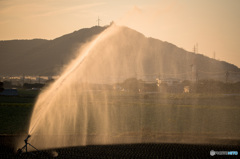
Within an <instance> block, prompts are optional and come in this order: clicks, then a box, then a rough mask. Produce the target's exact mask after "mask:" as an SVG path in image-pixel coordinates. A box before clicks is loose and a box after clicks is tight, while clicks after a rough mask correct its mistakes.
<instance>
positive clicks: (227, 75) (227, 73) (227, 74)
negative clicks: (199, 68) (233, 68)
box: [225, 71, 229, 83]
mask: <svg viewBox="0 0 240 159" xmlns="http://www.w3.org/2000/svg"><path fill="white" fill-rule="evenodd" d="M225 76H226V83H227V82H228V77H229V72H228V71H227V72H226V75H225Z"/></svg>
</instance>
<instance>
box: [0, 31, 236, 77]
mask: <svg viewBox="0 0 240 159" xmlns="http://www.w3.org/2000/svg"><path fill="white" fill-rule="evenodd" d="M106 28H108V26H105V27H99V26H94V27H91V28H83V29H80V30H77V31H74V32H72V33H69V34H65V35H63V36H60V37H57V38H55V39H53V40H45V39H33V40H10V41H0V57H2V58H1V59H0V63H1V64H0V75H22V74H25V75H56V74H58V73H59V72H60V70H61V68H62V66H63V65H65V64H67V63H69V61H71V60H72V59H73V58H74V57H75V56H76V54H75V53H76V50H77V49H78V48H79V47H81V46H82V45H83V44H84V43H86V42H89V41H90V40H91V39H93V38H94V37H95V36H97V35H98V34H100V33H101V32H102V31H104V30H105V29H106ZM119 28H121V29H122V31H121V32H119V34H118V35H116V37H115V38H118V37H121V38H122V39H124V41H125V43H124V46H123V47H126V48H122V49H124V50H125V51H127V52H128V51H130V52H131V49H132V48H131V47H140V48H142V50H140V52H142V54H143V55H144V54H146V55H144V56H146V59H144V60H143V61H144V62H143V63H144V67H146V72H148V71H149V72H154V71H155V72H158V74H162V75H164V74H167V73H169V74H171V73H172V74H174V73H175V74H180V73H185V72H190V71H192V73H193V72H195V74H197V73H199V74H200V73H201V72H198V70H199V71H200V70H201V71H203V72H205V74H207V72H212V73H214V72H215V73H217V72H222V73H224V74H225V73H226V72H227V71H230V72H240V69H239V68H238V67H237V66H235V65H233V64H230V63H227V62H225V61H218V60H215V59H212V58H209V57H207V56H204V55H202V54H195V53H192V52H188V51H186V50H184V49H182V48H179V47H177V46H176V45H174V44H171V43H169V42H165V41H161V40H158V39H155V38H151V37H145V36H144V35H143V34H142V33H139V32H137V31H135V30H133V29H131V28H127V27H119ZM132 37H134V38H132ZM134 39H135V40H134ZM113 40H114V39H113ZM153 63H154V64H153ZM158 63H160V64H158ZM191 67H192V68H191ZM157 68H158V69H157ZM153 70H154V71H153ZM188 76H189V75H188ZM191 76H192V75H191ZM195 76H196V75H195ZM222 76H223V75H222ZM201 77H202V78H206V79H207V76H206V75H201ZM188 78H190V77H188ZM194 78H196V77H194ZM224 78H225V77H224V76H223V77H221V80H224ZM216 79H217V77H216ZM238 79H239V76H237V77H234V80H235V81H236V80H238Z"/></svg>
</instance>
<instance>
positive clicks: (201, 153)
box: [0, 144, 240, 159]
mask: <svg viewBox="0 0 240 159" xmlns="http://www.w3.org/2000/svg"><path fill="white" fill-rule="evenodd" d="M211 150H214V151H238V153H239V152H240V147H239V146H231V145H193V144H129V145H95V146H79V147H69V148H60V149H51V150H42V151H38V152H36V151H35V152H33V153H22V154H21V155H19V154H16V153H15V152H13V150H12V149H10V148H8V147H4V146H0V158H184V159H186V158H191V159H193V158H199V159H200V158H211V157H212V156H211V155H210V151H211ZM213 157H214V158H216V157H217V158H218V157H220V158H238V157H239V154H238V155H231V156H230V155H221V156H220V155H214V156H213Z"/></svg>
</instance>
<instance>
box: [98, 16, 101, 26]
mask: <svg viewBox="0 0 240 159" xmlns="http://www.w3.org/2000/svg"><path fill="white" fill-rule="evenodd" d="M100 21H101V19H99V17H98V19H97V22H98V26H100Z"/></svg>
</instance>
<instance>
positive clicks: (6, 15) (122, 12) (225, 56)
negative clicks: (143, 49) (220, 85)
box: [0, 0, 240, 67]
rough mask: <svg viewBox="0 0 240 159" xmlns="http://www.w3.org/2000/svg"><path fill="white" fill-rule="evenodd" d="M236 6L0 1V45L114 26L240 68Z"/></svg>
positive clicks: (151, 1) (152, 0)
mask: <svg viewBox="0 0 240 159" xmlns="http://www.w3.org/2000/svg"><path fill="white" fill-rule="evenodd" d="M239 6H240V2H239V1H238V0H232V1H225V0H220V1H219V0H213V1H207V0H204V1H188V0H183V1H179V0H171V1H160V2H159V1H157V0H149V1H144V0H141V1H125V0H123V1H110V0H105V1H98V0H94V1H93V0H92V1H83V0H80V1H77V0H72V1H67V0H61V1H57V0H51V1H30V0H24V1H20V0H10V1H6V0H1V1H0V19H1V22H0V24H1V25H0V40H12V39H35V38H40V39H48V40H49V39H55V38H56V37H59V36H61V35H63V34H66V33H70V32H72V31H74V30H79V29H81V28H89V27H91V26H94V25H96V24H97V18H98V16H99V17H100V19H101V21H100V25H102V26H104V25H109V23H110V22H111V21H115V22H116V23H117V24H118V25H125V26H128V27H130V28H132V29H134V30H137V31H139V32H141V33H143V34H144V35H145V36H147V37H153V38H157V39H160V40H162V41H168V42H170V43H173V44H175V45H176V46H178V47H180V48H184V49H185V50H187V51H190V52H192V51H193V47H194V45H198V52H199V53H201V54H204V55H206V56H208V57H211V58H212V57H214V52H215V58H216V59H220V60H222V61H227V62H229V63H232V64H234V65H236V66H238V67H239V66H240V63H239V61H240V60H239V59H240V49H239V47H238V43H239V40H238V35H240V31H239V29H238V28H239V27H240V19H239V16H240V10H239Z"/></svg>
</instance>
